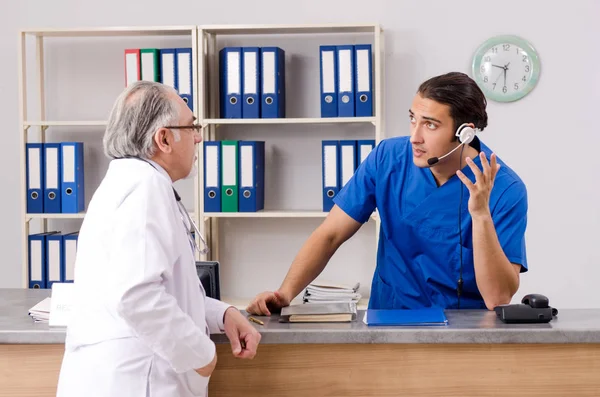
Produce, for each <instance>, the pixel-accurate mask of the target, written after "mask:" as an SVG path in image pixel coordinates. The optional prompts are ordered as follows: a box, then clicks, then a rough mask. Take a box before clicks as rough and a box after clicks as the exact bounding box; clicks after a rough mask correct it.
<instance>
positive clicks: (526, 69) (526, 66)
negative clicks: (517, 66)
mask: <svg viewBox="0 0 600 397" xmlns="http://www.w3.org/2000/svg"><path fill="white" fill-rule="evenodd" d="M525 71H526V72H528V73H529V65H525Z"/></svg>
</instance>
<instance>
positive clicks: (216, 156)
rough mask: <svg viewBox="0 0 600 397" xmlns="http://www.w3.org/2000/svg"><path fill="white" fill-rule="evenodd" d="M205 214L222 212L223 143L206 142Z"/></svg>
mask: <svg viewBox="0 0 600 397" xmlns="http://www.w3.org/2000/svg"><path fill="white" fill-rule="evenodd" d="M204 212H221V141H204Z"/></svg>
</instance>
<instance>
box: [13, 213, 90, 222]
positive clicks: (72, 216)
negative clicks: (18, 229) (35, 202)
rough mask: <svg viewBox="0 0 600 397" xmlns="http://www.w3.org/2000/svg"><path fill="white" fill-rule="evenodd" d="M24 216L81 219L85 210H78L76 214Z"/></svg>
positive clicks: (31, 215) (29, 215)
mask: <svg viewBox="0 0 600 397" xmlns="http://www.w3.org/2000/svg"><path fill="white" fill-rule="evenodd" d="M25 217H26V218H27V219H28V220H29V219H83V218H84V217H85V212H78V213H76V214H62V213H61V214H49V213H44V214H25Z"/></svg>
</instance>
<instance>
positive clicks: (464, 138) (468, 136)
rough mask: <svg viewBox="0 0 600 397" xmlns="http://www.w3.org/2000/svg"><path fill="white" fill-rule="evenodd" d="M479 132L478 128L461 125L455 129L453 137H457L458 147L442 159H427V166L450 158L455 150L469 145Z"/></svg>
mask: <svg viewBox="0 0 600 397" xmlns="http://www.w3.org/2000/svg"><path fill="white" fill-rule="evenodd" d="M480 131H481V130H480V129H479V128H472V127H471V126H469V124H468V123H464V124H461V125H460V127H458V128H457V129H456V133H455V134H454V136H456V137H458V140H459V141H460V145H458V146H457V147H455V148H454V149H452V150H451V151H450V152H448V153H446V154H445V155H443V156H442V157H431V158H429V159H427V164H429V165H430V166H431V165H435V164H437V163H438V162H439V161H440V160H443V159H445V158H446V157H448V156H450V155H451V154H452V153H454V151H455V150H456V149H458V148H459V147H461V146H462V145H467V144H469V143H471V141H473V139H475V136H476V135H477V133H478V132H480Z"/></svg>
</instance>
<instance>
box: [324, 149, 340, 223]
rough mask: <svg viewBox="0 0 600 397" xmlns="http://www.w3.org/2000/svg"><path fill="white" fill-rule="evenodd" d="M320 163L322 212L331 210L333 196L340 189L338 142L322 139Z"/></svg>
mask: <svg viewBox="0 0 600 397" xmlns="http://www.w3.org/2000/svg"><path fill="white" fill-rule="evenodd" d="M321 157H322V158H321V160H322V161H321V164H322V171H323V175H322V176H323V212H329V211H331V208H333V205H334V202H333V198H334V197H335V196H336V194H338V192H339V191H340V171H339V166H340V143H339V141H323V142H322V153H321Z"/></svg>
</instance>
